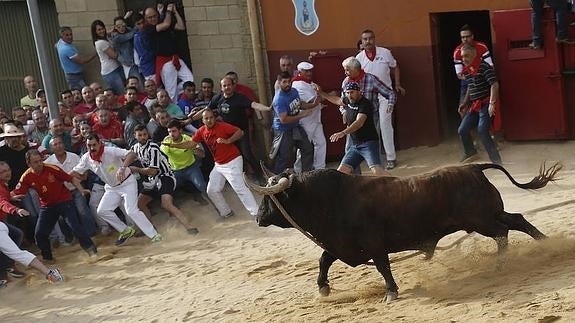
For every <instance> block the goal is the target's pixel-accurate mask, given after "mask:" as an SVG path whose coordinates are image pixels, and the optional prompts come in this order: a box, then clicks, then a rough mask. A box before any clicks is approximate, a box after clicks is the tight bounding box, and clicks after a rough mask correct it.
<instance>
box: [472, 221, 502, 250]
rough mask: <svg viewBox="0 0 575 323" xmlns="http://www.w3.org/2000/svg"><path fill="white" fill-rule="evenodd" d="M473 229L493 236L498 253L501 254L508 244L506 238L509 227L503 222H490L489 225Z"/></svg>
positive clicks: (487, 235)
mask: <svg viewBox="0 0 575 323" xmlns="http://www.w3.org/2000/svg"><path fill="white" fill-rule="evenodd" d="M475 231H476V232H477V233H479V234H482V235H484V236H486V237H490V238H493V239H494V240H495V242H497V253H498V254H499V255H503V254H504V253H505V251H506V250H507V245H508V244H509V241H508V239H507V235H508V234H509V228H508V227H507V225H506V224H504V223H503V222H502V223H499V222H495V223H490V224H489V226H487V227H485V228H480V229H477V230H475Z"/></svg>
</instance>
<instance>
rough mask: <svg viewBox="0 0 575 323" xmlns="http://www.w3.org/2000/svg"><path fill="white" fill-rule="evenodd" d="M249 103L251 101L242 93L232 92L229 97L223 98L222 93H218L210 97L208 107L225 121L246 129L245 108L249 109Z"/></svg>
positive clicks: (247, 122) (246, 117) (246, 116)
mask: <svg viewBox="0 0 575 323" xmlns="http://www.w3.org/2000/svg"><path fill="white" fill-rule="evenodd" d="M251 105H252V101H250V99H248V98H247V97H246V96H245V95H243V94H240V93H234V94H233V95H232V96H230V97H229V98H225V97H224V94H223V93H219V94H217V95H215V96H214V97H213V98H212V101H210V104H209V105H208V107H209V108H210V109H212V110H214V111H215V112H216V113H217V114H218V115H219V116H220V117H222V120H224V121H225V122H227V123H231V124H233V125H234V126H236V127H238V128H240V129H242V130H248V125H249V121H248V115H247V114H246V109H250V108H251Z"/></svg>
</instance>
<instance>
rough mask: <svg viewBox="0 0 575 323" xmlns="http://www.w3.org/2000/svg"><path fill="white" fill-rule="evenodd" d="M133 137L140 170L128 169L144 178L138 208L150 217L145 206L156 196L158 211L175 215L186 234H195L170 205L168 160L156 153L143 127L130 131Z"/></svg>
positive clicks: (172, 188) (173, 183)
mask: <svg viewBox="0 0 575 323" xmlns="http://www.w3.org/2000/svg"><path fill="white" fill-rule="evenodd" d="M134 137H135V138H136V140H137V142H136V144H134V145H133V146H132V151H133V152H135V153H136V155H137V156H138V159H139V160H140V163H141V164H142V166H143V167H136V166H130V169H131V170H132V172H133V173H140V174H141V175H143V176H146V177H147V178H146V179H145V180H144V189H143V191H142V192H141V193H140V196H139V197H138V207H139V208H140V210H142V212H144V213H145V214H146V216H147V217H148V218H150V217H151V212H150V209H149V208H148V204H149V203H150V202H151V201H152V200H153V199H154V198H157V197H158V196H159V197H160V199H161V201H162V208H163V209H165V210H166V211H168V212H170V214H171V215H173V216H175V217H176V218H177V219H178V220H179V221H180V222H181V223H182V224H183V225H184V226H185V227H186V229H187V230H188V233H189V234H197V233H198V232H199V231H198V229H197V228H195V227H193V226H192V225H191V224H190V223H189V221H188V220H187V219H186V216H185V215H184V213H182V211H181V210H180V209H178V208H177V207H176V206H175V205H174V200H173V197H172V195H173V194H174V191H175V189H176V178H175V177H174V173H173V172H172V169H171V168H170V163H168V158H167V157H166V155H164V153H163V152H162V151H161V150H160V147H159V146H158V144H156V143H154V142H152V140H150V136H149V134H148V130H147V129H146V126H144V125H137V126H136V127H135V128H134Z"/></svg>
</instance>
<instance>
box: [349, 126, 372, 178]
mask: <svg viewBox="0 0 575 323" xmlns="http://www.w3.org/2000/svg"><path fill="white" fill-rule="evenodd" d="M352 145H353V141H352V140H351V136H350V135H347V136H345V149H344V151H345V153H344V156H345V154H347V152H348V151H349V150H350V149H351V146H352ZM378 146H379V145H378ZM378 149H379V147H378ZM379 155H380V156H381V154H379ZM380 161H381V158H380ZM352 174H353V175H361V167H359V165H358V166H357V167H354V168H353V171H352Z"/></svg>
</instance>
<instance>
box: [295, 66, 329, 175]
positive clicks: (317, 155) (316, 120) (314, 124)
mask: <svg viewBox="0 0 575 323" xmlns="http://www.w3.org/2000/svg"><path fill="white" fill-rule="evenodd" d="M312 69H313V64H311V63H308V62H301V63H299V64H297V70H298V73H297V75H296V76H294V78H293V81H292V88H294V89H296V90H297V92H298V94H299V97H300V100H302V101H303V102H306V103H309V102H314V100H316V97H317V91H316V84H315V83H313V82H312V81H311V80H312ZM314 108H317V109H314V110H313V112H312V113H311V114H310V115H309V116H307V117H305V118H302V119H300V121H299V123H300V125H301V126H302V127H303V129H304V130H305V132H306V134H307V138H308V139H309V141H310V142H311V143H312V144H313V147H314V151H313V169H323V168H325V155H326V149H327V143H326V141H325V135H324V133H323V125H322V124H321V102H319V103H318V104H317V105H316V106H315V107H314ZM294 168H295V170H296V171H297V172H301V170H302V167H301V152H300V150H299V149H298V152H297V160H296V162H295V164H294Z"/></svg>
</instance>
